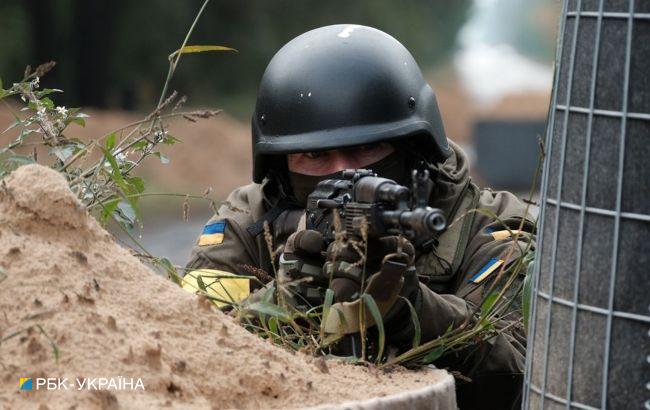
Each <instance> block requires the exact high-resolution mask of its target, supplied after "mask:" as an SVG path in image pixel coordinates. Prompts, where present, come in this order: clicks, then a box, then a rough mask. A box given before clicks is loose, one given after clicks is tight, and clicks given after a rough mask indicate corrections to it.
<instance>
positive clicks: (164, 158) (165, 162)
mask: <svg viewBox="0 0 650 410" xmlns="http://www.w3.org/2000/svg"><path fill="white" fill-rule="evenodd" d="M153 154H154V155H155V156H157V157H158V159H160V163H161V164H169V158H167V157H166V156H164V155H163V154H162V153H160V152H158V151H156V152H154V153H153Z"/></svg>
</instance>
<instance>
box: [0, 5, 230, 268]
mask: <svg viewBox="0 0 650 410" xmlns="http://www.w3.org/2000/svg"><path fill="white" fill-rule="evenodd" d="M208 3H209V0H205V1H204V3H203V5H202V7H201V9H200V10H199V12H198V13H197V15H196V17H195V19H194V21H193V23H192V25H191V27H190V29H189V30H188V32H187V34H186V36H185V38H184V40H183V43H182V44H181V46H180V48H178V49H177V50H176V51H174V52H173V53H171V54H170V55H169V71H168V73H167V78H166V80H165V83H164V85H163V88H162V92H161V95H160V99H159V101H158V103H157V105H156V106H155V107H154V109H153V110H152V111H151V112H150V113H149V114H148V115H146V116H145V117H144V118H142V119H141V120H139V121H135V122H133V123H130V124H126V125H124V126H123V127H120V128H118V129H115V130H111V131H109V132H106V133H105V134H103V135H99V136H97V137H95V138H91V139H89V140H83V141H82V140H81V139H79V138H71V137H68V127H69V126H70V125H72V124H76V125H78V126H82V127H83V126H85V123H86V120H87V118H88V116H87V115H85V114H84V113H82V112H81V111H80V110H79V108H66V107H63V106H58V105H56V104H55V102H54V96H55V95H56V94H57V93H60V92H62V91H61V90H58V89H48V88H45V89H41V88H40V79H41V77H43V76H44V75H46V74H47V72H48V71H50V70H51V69H52V68H54V66H55V65H56V63H55V62H52V61H51V62H48V63H45V64H42V65H40V66H38V67H37V68H36V69H35V70H32V69H31V68H30V67H29V66H28V67H27V69H26V70H25V74H24V76H23V78H22V79H21V80H20V81H18V82H16V83H13V84H12V85H11V86H10V87H8V88H4V85H3V83H2V80H1V79H0V101H2V103H4V105H5V107H6V108H7V109H8V110H9V111H11V113H12V115H13V117H14V122H13V123H12V124H11V125H10V126H9V127H8V128H7V129H5V130H4V132H3V133H6V132H8V131H10V130H14V131H13V132H17V133H18V134H17V137H16V138H15V139H14V140H13V141H12V142H11V143H9V144H8V145H7V146H5V147H2V148H0V179H1V178H3V177H5V176H7V175H8V174H9V173H11V172H12V171H13V170H14V169H16V168H17V167H18V166H20V165H24V164H30V163H40V164H42V165H46V166H50V167H52V168H53V169H55V170H57V171H59V172H60V173H61V174H62V175H64V176H65V178H66V179H67V181H68V184H69V186H70V189H71V190H72V191H73V192H74V193H75V194H76V195H77V196H78V198H79V200H80V201H81V203H82V204H83V205H85V206H86V207H87V209H88V210H89V211H90V212H91V213H92V214H93V215H94V216H95V217H96V218H97V219H98V220H99V221H100V222H101V223H102V224H104V225H105V224H107V223H108V222H109V221H111V220H112V221H115V222H116V226H117V227H118V228H119V229H121V230H123V231H124V232H125V234H126V235H127V236H128V237H129V238H130V239H131V240H132V241H133V243H134V245H135V246H136V247H137V248H138V249H139V251H140V252H141V253H140V254H139V256H142V257H144V258H145V259H146V260H147V261H149V262H152V263H154V264H155V265H157V266H159V267H160V268H162V269H163V270H164V271H166V272H167V273H168V274H169V276H170V277H171V278H172V279H174V280H176V281H178V274H177V271H176V268H175V267H174V266H173V265H172V264H171V263H170V262H169V260H167V259H165V258H157V257H154V256H153V255H151V254H150V253H149V252H148V251H147V250H146V249H145V248H144V247H143V246H142V245H141V244H140V243H139V242H138V240H137V239H136V238H135V236H134V235H133V229H134V227H135V226H137V225H139V224H140V225H141V220H142V215H141V211H140V207H139V199H140V198H142V197H144V196H152V195H164V196H183V197H185V199H186V201H187V200H188V199H190V198H196V199H201V200H206V201H209V202H210V204H211V206H212V207H213V208H214V207H215V204H214V201H212V200H211V199H210V198H208V197H207V195H187V194H176V193H151V192H145V181H144V180H143V179H142V178H141V177H138V176H136V175H134V171H135V170H136V168H137V167H138V166H139V165H140V164H141V163H142V162H143V161H144V160H145V159H147V158H149V157H156V158H158V160H160V162H162V163H167V162H168V161H169V160H168V159H167V158H166V157H165V156H164V155H163V154H162V153H161V152H160V151H159V148H160V146H161V145H173V144H176V143H178V142H179V141H180V140H179V139H177V138H176V137H175V136H173V135H171V134H170V133H169V132H168V126H167V122H168V121H169V120H171V119H174V118H184V119H186V120H189V121H196V120H198V119H205V118H210V117H213V116H215V115H217V114H219V112H220V111H219V110H193V111H184V110H182V107H183V104H184V103H185V102H186V97H181V98H179V96H178V94H177V93H176V92H175V91H173V92H171V93H170V92H168V88H169V84H170V82H171V80H172V78H173V75H174V72H175V71H176V68H177V66H178V63H179V61H180V58H181V56H182V55H184V54H189V53H199V52H206V51H236V50H234V49H232V48H229V47H224V46H213V45H188V44H187V43H188V41H189V38H190V35H191V33H192V31H193V30H194V28H195V26H196V24H197V22H198V20H199V18H200V16H201V14H202V13H203V11H204V9H205V7H206V6H207V4H208ZM9 99H13V100H14V102H15V103H18V105H19V108H15V107H16V106H15V105H13V106H12V104H9V103H8V101H7V100H9ZM43 149H44V150H46V152H47V154H48V155H45V156H43V155H40V156H39V152H42V151H43Z"/></svg>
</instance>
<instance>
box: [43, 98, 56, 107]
mask: <svg viewBox="0 0 650 410" xmlns="http://www.w3.org/2000/svg"><path fill="white" fill-rule="evenodd" d="M41 103H42V104H43V105H44V106H45V107H47V108H49V109H53V108H54V101H52V100H50V99H49V98H48V97H44V98H42V99H41Z"/></svg>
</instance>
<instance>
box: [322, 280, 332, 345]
mask: <svg viewBox="0 0 650 410" xmlns="http://www.w3.org/2000/svg"><path fill="white" fill-rule="evenodd" d="M333 302H334V291H333V290H332V289H327V290H326V291H325V301H324V303H323V317H322V319H321V322H320V323H321V334H322V329H323V326H324V325H325V323H327V318H328V317H329V315H330V310H331V307H332V303H333Z"/></svg>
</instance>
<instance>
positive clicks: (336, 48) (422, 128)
mask: <svg viewBox="0 0 650 410" xmlns="http://www.w3.org/2000/svg"><path fill="white" fill-rule="evenodd" d="M251 131H252V148H253V152H252V154H253V155H252V156H253V182H255V183H254V184H251V185H247V186H244V187H241V188H238V189H236V190H235V191H234V192H233V193H232V194H230V196H229V197H228V199H227V201H226V203H225V204H224V205H223V206H222V207H221V208H220V209H219V211H218V214H217V215H216V216H215V217H214V218H213V219H212V220H211V221H210V222H209V223H208V224H207V225H206V227H205V228H204V231H203V234H202V235H201V237H200V238H199V241H198V242H197V246H196V247H195V248H194V250H193V251H192V257H191V260H190V262H189V263H188V265H187V267H188V268H189V269H190V270H194V269H217V270H219V271H221V272H229V273H230V274H231V275H233V274H234V275H240V274H246V275H250V271H251V269H250V267H251V266H252V267H253V268H258V269H263V270H264V271H266V272H267V273H269V274H270V273H272V272H274V269H273V266H275V265H274V264H273V263H272V262H275V261H271V257H270V255H269V250H268V247H267V244H266V242H265V239H264V234H263V232H262V230H263V229H262V226H263V225H264V224H265V222H267V223H268V226H269V227H270V230H271V234H272V239H273V243H274V246H275V247H277V246H278V245H282V244H285V242H286V243H287V245H288V246H287V249H291V248H292V245H293V244H294V240H297V239H296V237H297V236H298V235H302V236H301V237H306V236H310V235H311V236H313V234H314V233H315V232H314V231H309V230H305V231H300V232H301V233H294V232H296V230H300V229H303V228H304V227H305V226H304V225H305V223H304V222H303V221H304V219H305V218H303V217H304V215H305V210H304V209H300V207H297V208H292V206H291V202H292V201H291V200H292V199H293V200H295V201H297V202H298V203H300V204H303V207H304V204H305V203H306V202H304V198H305V193H309V192H312V191H313V189H311V188H313V186H312V184H313V183H314V180H315V178H314V175H313V174H310V175H304V174H300V173H297V172H293V171H295V167H294V170H293V171H292V169H291V167H289V163H288V161H287V155H290V154H297V153H306V152H318V151H327V150H341V149H343V148H346V147H350V148H354V147H357V148H358V147H359V146H364V145H374V144H390V145H391V146H392V147H393V149H394V153H395V154H396V156H397V155H398V154H399V155H402V156H401V157H400V158H398V159H397V160H396V156H393V154H391V155H389V156H387V157H385V158H384V159H382V160H380V161H378V162H374V163H373V164H371V166H369V167H371V168H372V169H373V170H374V171H376V172H377V173H378V174H379V176H380V177H384V178H388V179H392V180H394V181H396V182H397V183H398V184H400V185H409V184H410V172H411V170H413V169H416V168H417V169H418V170H421V171H428V172H429V176H430V182H431V183H430V185H431V187H432V189H431V193H430V196H429V198H430V201H429V203H430V205H431V207H435V208H439V209H441V210H442V211H443V213H444V214H445V216H446V217H447V220H448V221H454V220H456V221H455V222H454V223H452V224H451V225H450V226H449V227H448V228H447V229H446V230H444V231H442V232H441V233H439V234H437V235H434V237H433V238H428V237H427V238H421V239H424V240H426V241H427V245H429V244H431V243H434V246H433V247H427V246H423V245H422V242H420V241H416V243H418V244H419V245H418V246H420V249H418V248H417V247H413V245H412V244H411V243H408V245H409V246H410V247H409V250H410V252H411V254H409V255H408V256H409V259H408V264H404V265H403V266H408V268H406V269H405V270H404V271H402V273H403V275H402V276H401V277H400V282H399V283H398V284H399V286H400V287H401V288H400V291H399V292H400V295H402V296H403V297H405V298H407V299H408V300H409V301H410V302H411V303H412V305H413V306H414V308H415V310H416V312H417V314H418V317H419V319H420V322H421V331H422V332H421V333H422V334H421V339H422V341H423V342H425V341H428V340H432V339H434V338H436V337H438V336H440V335H442V334H443V333H445V331H446V330H447V329H449V328H450V327H452V328H453V327H455V326H460V325H461V324H462V323H463V322H466V321H467V320H473V318H472V317H470V316H471V315H472V312H474V311H475V308H476V307H477V305H478V304H480V303H481V301H482V299H483V296H484V293H485V291H486V288H488V287H489V286H490V284H491V283H492V282H493V281H494V278H495V276H496V272H497V271H498V270H499V269H501V268H503V267H508V266H509V265H511V264H512V263H513V261H514V260H515V259H516V258H517V257H518V256H519V248H516V249H515V252H514V253H513V254H512V255H510V254H509V253H510V251H511V249H512V245H513V240H514V239H513V238H512V237H511V233H512V231H513V230H517V229H519V226H520V223H521V222H522V218H523V221H524V224H523V227H522V228H521V230H522V231H523V232H519V233H517V234H516V237H517V241H518V242H519V243H518V244H515V245H521V247H522V248H525V247H526V245H527V244H528V243H529V241H532V240H533V238H532V234H533V229H534V221H533V218H531V217H527V216H525V215H524V212H525V211H524V210H525V206H524V204H523V203H522V202H520V201H519V200H518V199H517V198H516V197H515V196H513V195H512V194H509V193H507V192H492V191H490V190H480V189H479V188H478V187H477V186H476V185H475V184H473V183H472V182H471V181H470V178H469V171H468V164H467V157H466V156H465V154H464V153H463V152H462V150H461V149H460V148H459V147H458V146H456V145H454V144H453V143H451V142H449V141H448V140H447V137H446V134H445V130H444V126H443V123H442V119H441V115H440V111H439V109H438V104H437V101H436V97H435V93H434V91H433V89H432V88H431V87H430V86H429V85H428V84H427V82H426V80H425V79H424V77H423V75H422V72H421V70H420V68H419V67H418V65H417V62H416V61H415V59H414V58H413V56H412V55H411V54H410V52H409V51H408V50H407V49H406V48H405V47H404V46H403V45H402V44H401V43H400V42H399V41H397V40H396V39H395V38H393V37H391V36H390V35H388V34H386V33H384V32H382V31H380V30H377V29H374V28H371V27H365V26H360V25H332V26H327V27H320V28H317V29H314V30H311V31H309V32H307V33H304V34H302V35H300V36H298V37H296V38H295V39H293V40H291V41H290V42H288V43H287V44H286V45H285V46H283V47H282V48H281V49H280V50H279V51H278V52H277V53H276V54H275V56H274V57H273V58H272V59H271V61H270V63H269V65H268V66H267V68H266V70H265V72H264V75H263V76H262V80H261V82H260V86H259V89H258V96H257V102H256V105H255V112H254V113H253V117H252V121H251ZM389 163H390V164H392V165H390V166H388V164H389ZM364 166H365V165H364ZM336 171H338V170H336ZM423 174H425V173H424V172H423ZM316 175H319V174H318V173H316ZM326 177H327V176H323V175H320V176H319V178H326ZM316 179H318V178H316ZM301 198H302V199H303V200H302V201H301ZM476 208H478V209H482V210H483V211H482V212H475V211H474V210H475V209H476ZM497 219H498V220H497ZM504 225H505V226H504ZM506 227H507V228H510V229H509V230H508V229H506ZM292 234H293V236H291V237H290V235H292ZM427 236H428V234H427ZM391 238H393V239H397V238H396V237H388V238H380V239H379V240H378V241H379V242H381V241H382V240H384V239H391ZM431 239H434V241H433V242H432V241H431ZM297 241H299V240H297ZM397 241H398V242H397V243H404V242H403V240H401V239H397ZM400 241H401V242H400ZM368 246H370V241H369V242H368ZM406 248H407V247H403V248H402V247H400V246H398V247H397V248H395V249H399V251H398V252H393V251H390V252H388V253H384V251H385V250H386V249H384V250H382V251H375V250H373V251H372V252H371V251H368V255H367V256H368V258H369V259H368V260H370V257H373V256H375V257H376V256H379V257H382V255H372V254H371V253H373V254H374V253H384V255H387V254H389V253H390V254H399V255H402V252H401V251H402V250H403V249H406ZM375 249H380V248H375ZM287 254H288V255H287ZM285 256H299V255H298V254H297V253H296V254H295V255H292V253H291V252H289V251H287V252H284V253H282V254H281V258H280V259H281V262H282V260H284V261H286V260H287V259H286V258H284V257H285ZM413 257H415V260H414V258H413ZM283 258H284V259H283ZM342 262H346V263H350V261H342ZM283 263H284V262H283ZM328 263H329V262H328ZM413 265H414V266H413ZM282 266H284V265H282V263H281V266H280V268H281V269H280V271H279V272H280V273H279V274H282V272H283V271H282ZM302 266H304V264H303V265H302ZM310 266H311V267H310V269H313V270H315V271H317V272H321V270H320V269H321V268H320V266H319V265H318V264H316V265H314V264H312V265H310ZM327 266H332V265H327ZM339 266H340V264H339ZM385 266H386V264H385V263H384V262H382V266H381V268H380V270H379V271H378V272H379V273H380V274H382V275H372V276H371V278H370V279H369V283H370V284H368V286H367V287H366V288H365V289H364V290H366V291H368V292H369V293H370V294H371V295H373V298H374V296H375V295H377V296H381V294H382V292H383V291H384V290H385V289H388V290H390V291H392V293H391V297H392V298H394V299H392V302H391V303H393V304H392V305H389V303H388V302H386V304H385V305H383V306H384V307H387V310H383V311H382V310H381V306H380V311H381V312H382V314H383V320H384V326H385V329H386V338H387V342H388V344H389V345H391V346H393V347H394V348H396V349H398V350H402V351H404V350H406V349H408V348H409V346H410V343H411V342H412V335H413V333H414V326H413V324H412V320H411V316H410V310H409V309H408V306H407V304H406V302H404V300H403V299H400V298H396V297H395V296H396V295H395V289H397V287H398V286H397V285H396V283H397V282H395V281H394V278H395V277H396V276H395V275H393V276H390V275H383V274H384V273H386V272H385V271H384V267H385ZM391 266H396V264H392V265H391ZM413 267H415V269H413ZM301 269H302V268H301ZM373 269H374V268H373ZM406 271H408V275H407V273H406ZM394 272H395V270H393V273H394ZM402 273H400V274H402ZM188 276H189V275H188ZM375 278H380V279H379V280H377V281H373V280H374V279H375ZM407 279H408V281H407ZM337 280H346V278H335V279H333V280H332V288H334V287H335V283H334V282H335V281H337ZM230 281H233V279H231V280H230ZM234 281H235V282H239V284H241V283H242V282H243V281H242V280H241V279H240V280H236V279H235V280H234ZM407 282H408V286H407ZM338 283H341V282H338ZM220 284H221V283H220ZM221 285H223V284H221ZM371 285H372V286H374V287H373V288H372V289H370V290H368V289H369V288H370V286H371ZM375 285H377V286H375ZM382 285H383V286H382ZM359 286H360V285H359ZM333 290H334V293H335V297H338V298H339V300H340V301H342V302H346V300H345V297H342V296H341V294H339V295H338V296H337V294H336V289H333ZM230 291H231V292H236V293H237V294H238V295H240V296H242V297H246V295H248V294H249V289H248V288H247V287H246V288H245V289H242V288H241V287H237V286H232V287H231V288H230ZM370 291H378V292H377V293H375V294H372V293H371V292H370ZM402 292H403V294H402ZM229 293H230V292H229ZM384 293H389V292H384ZM348 296H350V299H349V300H352V299H353V294H349V295H348ZM381 300H382V299H381V297H380V298H379V301H380V302H381ZM384 300H385V301H389V299H388V298H387V299H384ZM350 303H351V304H353V303H357V306H358V300H357V301H351V302H350ZM334 306H335V305H333V307H332V309H334ZM329 316H333V317H335V316H338V315H329ZM357 317H358V315H357ZM328 320H329V317H328ZM508 320H509V321H512V320H517V318H516V317H513V316H512V315H509V316H508ZM501 322H503V323H499V324H498V325H497V326H498V327H502V328H506V327H507V329H505V330H504V331H503V332H501V333H500V334H499V336H495V337H493V338H491V339H489V340H487V341H484V342H480V343H474V344H473V345H470V346H468V347H467V348H466V349H465V350H464V351H455V352H454V353H449V354H447V355H445V356H443V357H442V358H440V359H439V360H437V361H436V362H435V364H436V365H437V366H439V367H448V368H450V369H453V370H458V371H460V372H461V373H462V374H464V375H465V376H467V377H470V378H471V379H472V380H473V381H472V382H471V383H465V384H462V383H460V382H459V383H458V385H457V386H458V403H459V405H460V407H461V408H463V409H466V408H478V407H480V408H498V409H503V408H510V407H513V406H516V405H517V403H518V398H519V396H520V392H521V379H522V373H523V368H524V354H525V338H524V332H523V329H521V328H520V327H517V326H510V323H511V322H507V321H506V320H502V321H501ZM517 323H518V322H515V324H517ZM327 325H328V323H325V327H327ZM348 330H349V329H348ZM352 331H353V332H356V329H353V330H352ZM345 333H346V334H349V333H348V332H347V331H346V332H345Z"/></svg>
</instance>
